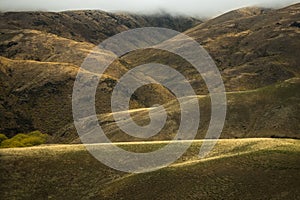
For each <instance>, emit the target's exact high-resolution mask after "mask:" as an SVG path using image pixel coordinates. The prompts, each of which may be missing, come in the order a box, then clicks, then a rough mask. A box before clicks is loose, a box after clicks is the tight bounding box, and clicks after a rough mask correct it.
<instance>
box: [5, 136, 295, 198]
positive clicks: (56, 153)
mask: <svg viewBox="0 0 300 200" xmlns="http://www.w3.org/2000/svg"><path fill="white" fill-rule="evenodd" d="M201 144H202V142H201V141H196V142H194V143H193V144H192V146H191V147H190V149H189V150H188V151H187V152H186V153H185V154H184V155H183V156H182V157H181V158H180V159H179V160H178V161H177V162H176V163H174V164H173V165H171V166H169V167H166V168H164V169H161V170H158V171H154V172H150V173H144V174H127V173H123V172H119V171H116V170H113V169H111V168H108V167H107V166H105V165H103V164H102V163H100V162H99V161H98V160H96V159H95V158H93V157H92V156H91V155H90V154H89V153H88V152H87V151H86V150H85V148H84V147H83V146H82V145H54V146H41V147H32V148H12V149H1V150H0V161H1V165H0V178H1V184H0V194H1V199H3V200H6V199H33V198H34V199H298V198H299V195H300V194H299V187H298V186H299V182H300V179H299V178H300V174H299V172H300V169H299V166H300V165H299V159H300V157H299V156H300V142H299V140H291V139H243V140H241V139H236V140H220V141H218V143H217V145H216V146H215V148H214V150H213V151H212V152H211V153H210V154H209V155H208V157H207V158H205V159H203V160H199V158H198V157H197V156H198V152H199V148H200V146H201ZM163 145H164V143H161V142H156V143H149V144H145V143H141V144H138V143H135V144H130V143H128V144H119V146H120V147H122V148H124V149H126V150H128V151H135V152H149V151H153V150H155V149H157V148H159V147H162V146H163ZM170 153H172V152H170Z"/></svg>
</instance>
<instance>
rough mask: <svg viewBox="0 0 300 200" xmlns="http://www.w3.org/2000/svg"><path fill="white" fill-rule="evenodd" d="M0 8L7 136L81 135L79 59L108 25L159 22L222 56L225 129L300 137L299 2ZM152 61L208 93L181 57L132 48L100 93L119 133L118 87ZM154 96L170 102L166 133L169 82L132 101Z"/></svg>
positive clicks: (110, 30) (101, 107)
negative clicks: (75, 98)
mask: <svg viewBox="0 0 300 200" xmlns="http://www.w3.org/2000/svg"><path fill="white" fill-rule="evenodd" d="M0 17H1V18H0V34H1V37H0V56H1V57H0V94H1V95H0V113H1V115H0V132H2V133H5V134H6V135H8V136H13V135H14V134H16V133H19V132H27V131H31V130H36V129H37V130H41V131H42V132H45V133H48V134H50V135H52V136H53V142H78V140H77V134H76V131H75V129H74V127H73V124H72V121H73V120H72V110H71V95H72V89H73V83H74V80H75V77H76V73H77V70H78V67H79V66H80V65H81V63H82V61H83V59H84V58H85V57H86V56H87V55H88V53H89V52H91V50H92V49H93V48H94V47H95V45H96V44H98V43H99V42H101V41H102V40H104V39H105V38H107V37H109V36H111V35H114V34H116V33H119V32H121V31H124V30H128V29H130V28H137V27H144V26H161V27H166V28H172V29H175V30H178V31H184V30H186V31H185V33H186V34H187V35H189V36H191V37H193V38H194V39H195V40H197V41H198V42H199V43H200V44H202V45H203V46H204V48H205V49H206V50H207V51H208V52H209V53H210V55H211V56H212V57H213V58H214V60H215V61H216V64H217V66H218V68H219V69H220V71H221V74H222V77H223V80H224V83H225V86H226V90H227V92H229V93H228V99H229V102H228V104H229V112H228V116H227V119H226V124H225V129H224V133H223V135H222V137H225V138H235V137H241V138H243V137H271V136H272V137H294V138H300V135H299V134H300V132H299V130H300V127H299V124H300V123H299V122H300V119H299V117H298V113H299V112H300V108H299V106H298V105H300V97H299V92H300V87H299V74H300V68H299V63H300V57H299V55H300V34H299V33H300V28H299V24H300V21H299V19H300V4H295V5H292V6H289V7H287V8H283V9H279V10H271V9H262V8H243V9H239V10H235V11H231V12H229V13H226V14H224V15H221V16H219V17H217V18H215V19H211V20H208V21H205V22H203V23H201V21H199V20H196V19H194V18H185V17H172V16H169V15H162V16H140V15H131V14H112V13H105V12H102V11H68V12H60V13H49V12H20V13H19V12H16V13H2V14H1V15H0ZM187 29H188V30H187ZM105 53H107V54H109V53H110V52H105ZM148 62H160V63H164V64H168V65H170V66H172V67H174V68H175V69H176V70H178V71H179V72H181V73H182V74H183V75H185V76H186V78H187V79H188V80H189V81H190V83H191V85H192V86H193V88H194V89H195V91H196V93H197V94H198V95H207V89H206V87H205V84H204V82H203V81H202V79H201V76H200V75H199V74H198V73H197V72H196V71H195V70H194V69H193V68H192V67H191V66H190V64H189V63H187V62H186V61H185V60H183V59H180V58H178V57H176V56H175V55H169V54H168V53H166V52H163V51H158V50H153V49H148V50H145V51H136V52H134V53H129V54H126V55H124V56H123V57H121V58H119V59H118V60H116V61H115V62H114V64H113V65H112V66H111V67H110V68H109V70H108V71H107V73H106V76H105V77H104V78H103V79H102V80H101V81H100V83H99V88H98V91H97V94H96V109H97V111H98V112H99V118H100V122H101V123H102V124H104V125H105V129H106V130H107V131H108V135H109V136H110V137H111V138H112V139H113V140H114V141H128V140H133V138H129V137H127V136H124V133H122V132H121V131H120V130H119V129H118V128H117V127H115V124H114V121H113V120H112V119H111V114H110V112H111V109H110V96H111V92H112V90H113V87H114V86H115V85H116V83H117V81H118V79H119V78H120V77H121V76H122V75H123V74H124V73H126V72H127V71H128V70H129V69H131V68H133V67H134V66H137V65H139V64H143V63H148ZM178 84H180V83H178ZM2 94H3V95H2ZM199 98H200V97H199ZM205 99H206V100H205ZM207 100H209V96H206V97H204V100H203V98H202V97H201V98H200V102H202V104H201V107H202V110H204V111H205V112H206V114H203V115H202V116H203V119H204V121H202V123H204V124H201V126H200V129H199V135H198V136H197V137H198V138H203V134H204V132H205V130H206V128H207V124H208V122H209V117H210V115H209V113H210V106H209V105H208V104H207V103H208V102H209V101H207ZM157 103H159V104H165V105H166V107H167V109H168V111H169V113H168V114H169V119H171V121H169V122H168V124H167V126H166V128H165V129H164V130H163V131H162V132H161V134H160V135H158V136H157V137H156V138H152V139H160V140H161V139H162V140H163V139H170V138H171V137H172V136H173V135H174V133H175V132H176V129H177V128H178V123H179V121H178V119H179V118H180V115H179V108H178V105H177V103H176V101H175V97H174V95H173V94H172V93H171V92H170V91H168V90H167V89H166V88H164V87H162V86H159V85H148V86H145V87H143V88H140V89H139V90H137V91H136V92H135V97H134V98H133V99H132V102H131V108H132V109H136V108H145V107H150V106H152V105H154V104H157ZM201 112H203V111H201ZM132 114H133V116H135V119H136V121H137V122H138V123H141V124H143V123H146V122H147V120H148V111H147V110H145V109H142V110H132ZM201 114H202V113H201Z"/></svg>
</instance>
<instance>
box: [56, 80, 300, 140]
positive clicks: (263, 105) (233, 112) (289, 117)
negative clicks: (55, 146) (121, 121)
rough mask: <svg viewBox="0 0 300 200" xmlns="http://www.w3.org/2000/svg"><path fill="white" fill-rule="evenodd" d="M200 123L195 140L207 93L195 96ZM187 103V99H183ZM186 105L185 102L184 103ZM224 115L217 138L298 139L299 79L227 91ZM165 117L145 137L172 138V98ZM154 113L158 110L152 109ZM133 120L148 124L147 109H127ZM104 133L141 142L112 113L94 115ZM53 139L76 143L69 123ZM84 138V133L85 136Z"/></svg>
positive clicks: (175, 108) (205, 114)
mask: <svg viewBox="0 0 300 200" xmlns="http://www.w3.org/2000/svg"><path fill="white" fill-rule="evenodd" d="M198 100H199V105H200V116H201V119H200V124H199V130H198V134H197V136H196V138H197V139H203V138H204V137H205V134H206V132H207V128H208V125H209V123H210V117H211V105H210V97H209V96H205V95H202V96H198ZM183 101H185V102H189V101H190V98H185V99H183ZM187 104H188V103H187ZM227 105H228V108H227V115H226V120H225V125H224V128H223V131H222V134H221V138H255V137H274V138H298V139H299V138H300V132H299V131H300V124H299V121H300V116H299V112H300V79H299V78H294V79H290V80H287V81H285V82H283V83H279V84H274V85H271V86H267V87H264V88H260V89H256V90H248V91H241V92H228V93H227ZM164 107H165V109H166V111H167V114H168V118H167V121H166V125H165V126H164V128H163V129H162V130H161V131H160V132H159V134H157V135H155V136H153V137H150V138H148V139H147V140H150V141H151V140H156V141H157V140H170V139H172V138H174V137H175V135H176V133H177V131H178V128H179V125H180V119H181V118H180V112H181V111H180V107H179V104H178V101H176V100H173V101H171V102H169V103H166V104H165V105H164ZM152 113H153V114H154V115H156V114H157V115H159V114H160V109H156V110H153V111H152ZM130 114H131V116H132V118H133V120H134V121H135V122H136V123H137V124H139V125H141V126H142V125H147V124H149V115H148V114H149V109H148V108H142V109H133V110H130ZM98 119H99V124H101V126H102V128H103V130H104V132H105V134H106V135H107V136H108V137H109V138H110V139H111V140H112V141H115V142H124V141H143V140H144V139H140V138H135V137H131V136H129V135H128V134H126V133H124V132H123V131H122V130H120V128H119V127H118V126H117V124H116V123H115V121H114V118H113V115H112V114H111V113H109V114H102V115H99V116H98ZM94 123H95V122H94V121H91V120H88V119H87V120H86V122H85V126H87V127H89V126H90V127H92V124H94ZM57 133H58V134H55V135H54V141H61V142H71V141H72V142H74V143H80V140H79V139H78V135H77V133H76V130H75V128H74V125H73V123H70V124H68V125H66V126H65V127H63V128H62V129H60V130H59V131H58V132H57ZM87 137H88V135H87Z"/></svg>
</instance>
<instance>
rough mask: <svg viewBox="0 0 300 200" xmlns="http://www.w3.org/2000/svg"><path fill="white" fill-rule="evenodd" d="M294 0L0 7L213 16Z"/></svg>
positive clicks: (66, 1)
mask: <svg viewBox="0 0 300 200" xmlns="http://www.w3.org/2000/svg"><path fill="white" fill-rule="evenodd" d="M297 2H300V1H299V0H298V1H295V0H60V1H58V0H0V10H1V11H24V10H26V11H28V10H42V11H62V10H78V9H99V10H105V11H129V12H139V13H153V12H157V11H160V10H164V11H167V12H170V13H179V14H186V15H194V16H202V17H203V16H207V17H212V16H216V15H218V14H222V13H224V12H227V11H229V10H233V9H236V8H240V7H246V6H264V7H282V6H286V5H289V4H292V3H297Z"/></svg>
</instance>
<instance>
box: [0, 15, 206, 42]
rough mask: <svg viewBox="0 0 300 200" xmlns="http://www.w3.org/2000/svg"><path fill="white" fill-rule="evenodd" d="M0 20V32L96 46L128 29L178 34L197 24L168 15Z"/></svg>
mask: <svg viewBox="0 0 300 200" xmlns="http://www.w3.org/2000/svg"><path fill="white" fill-rule="evenodd" d="M0 18H1V20H0V29H17V30H19V29H32V30H39V31H42V32H48V33H53V34H55V35H58V36H61V37H64V38H68V39H72V40H75V41H85V42H90V43H94V44H96V45H97V44H99V43H100V42H102V41H103V40H104V39H106V38H108V37H110V36H112V35H115V34H117V33H120V32H122V31H125V30H128V29H132V28H140V27H148V26H159V27H165V28H171V29H174V30H177V31H180V32H182V31H185V30H187V29H189V28H191V27H193V26H195V25H197V24H198V23H201V21H200V20H198V19H195V18H192V17H184V16H182V17H181V16H174V17H173V16H171V15H168V14H158V15H135V14H129V13H108V12H103V11H96V10H83V11H65V12H7V13H0Z"/></svg>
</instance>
